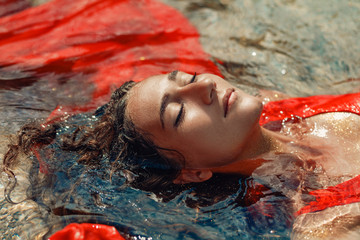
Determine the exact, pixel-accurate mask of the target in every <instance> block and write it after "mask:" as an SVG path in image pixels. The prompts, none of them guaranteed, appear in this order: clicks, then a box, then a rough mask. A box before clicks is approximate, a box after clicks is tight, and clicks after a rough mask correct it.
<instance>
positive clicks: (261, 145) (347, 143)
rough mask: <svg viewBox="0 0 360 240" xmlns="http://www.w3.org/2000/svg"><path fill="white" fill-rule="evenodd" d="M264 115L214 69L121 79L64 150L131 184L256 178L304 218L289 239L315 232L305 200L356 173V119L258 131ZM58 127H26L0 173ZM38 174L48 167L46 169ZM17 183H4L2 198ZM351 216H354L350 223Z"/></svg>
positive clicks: (292, 121) (319, 118)
mask: <svg viewBox="0 0 360 240" xmlns="http://www.w3.org/2000/svg"><path fill="white" fill-rule="evenodd" d="M305 107H307V106H306V105H305ZM284 110H285V109H284ZM337 110H338V111H341V109H340V108H339V109H337ZM262 111H263V103H262V100H261V99H260V98H257V97H253V96H250V95H248V94H246V93H244V92H242V91H241V90H240V89H237V88H235V87H233V86H232V85H231V84H229V83H228V82H227V81H225V80H224V79H222V78H220V77H218V76H216V75H212V74H201V75H197V74H196V73H195V74H193V75H191V74H187V73H184V72H179V71H173V72H171V73H169V74H165V75H157V76H153V77H150V78H148V79H146V80H144V81H142V82H139V83H134V82H128V83H126V84H124V85H123V86H122V87H120V88H119V89H118V90H116V91H115V92H114V93H113V95H112V98H111V100H110V102H109V103H108V104H107V105H105V106H103V107H102V108H100V109H99V110H98V111H97V115H99V116H101V118H100V120H99V121H98V122H97V124H96V126H95V127H93V128H88V129H85V131H82V130H83V129H82V128H80V127H78V128H77V129H76V130H75V131H74V133H73V134H72V135H70V136H67V137H66V138H65V139H64V142H63V146H62V148H63V149H65V150H69V151H76V152H78V153H79V154H80V158H79V161H80V162H83V163H85V164H88V165H90V166H96V165H97V164H99V159H101V158H102V157H103V156H109V159H110V162H111V163H112V164H113V166H114V170H121V171H122V172H123V174H124V176H125V177H126V178H127V180H128V181H129V183H130V184H131V185H132V186H134V187H136V188H140V189H143V190H149V191H154V192H157V191H159V189H164V187H165V186H171V185H173V184H177V185H184V184H188V183H194V182H195V183H196V182H204V181H207V180H209V179H211V178H212V176H213V175H214V174H219V173H220V174H239V175H245V176H253V177H254V178H256V179H257V180H258V181H260V182H261V183H262V184H264V185H265V186H267V187H269V188H271V189H273V190H275V191H277V192H280V193H281V194H283V195H284V196H286V197H287V198H288V199H290V200H291V201H292V203H293V204H292V205H293V209H294V214H295V215H300V217H298V218H297V220H296V222H295V225H294V226H295V231H294V238H296V232H297V228H299V229H301V230H299V231H301V232H302V233H303V232H304V231H308V233H309V234H313V232H315V231H313V230H309V229H310V227H312V224H313V222H312V221H309V220H306V219H308V218H309V216H314V214H313V213H312V212H311V211H302V210H303V209H304V208H303V207H304V206H305V205H306V204H307V203H309V202H311V201H313V200H314V199H313V198H310V199H306V196H309V194H308V193H309V192H310V194H311V191H313V190H316V189H325V188H328V187H329V186H335V185H337V184H341V183H343V182H345V181H347V180H350V179H352V178H354V177H356V176H357V175H358V173H359V172H360V171H359V170H360V169H359V168H360V164H359V161H360V159H359V158H358V157H357V152H358V151H359V148H360V142H359V137H358V134H357V133H358V131H359V126H360V125H359V121H360V118H359V116H357V115H356V114H352V113H344V112H339V113H327V114H320V115H316V116H312V117H309V118H306V119H301V118H298V117H292V118H289V119H287V120H286V121H281V122H280V125H279V124H274V122H272V123H270V124H265V127H264V126H261V125H260V122H262V123H263V122H264V121H263V119H261V117H263V116H262V115H261V113H262ZM354 112H356V111H354ZM318 113H320V112H318ZM277 123H279V122H277ZM60 127H61V123H53V124H49V125H47V126H46V127H44V126H41V125H35V124H29V125H27V126H24V127H23V128H22V130H21V131H20V135H19V141H18V143H17V144H14V145H11V146H10V149H9V151H8V153H7V154H6V155H5V157H4V171H5V172H6V173H8V174H9V176H13V173H12V171H11V167H12V165H13V162H14V160H15V159H16V157H17V155H18V154H19V152H21V151H23V152H25V153H27V154H29V153H30V152H31V151H33V152H34V153H35V155H36V152H37V150H36V149H38V148H39V147H40V146H41V145H44V144H49V143H51V141H52V140H53V139H54V138H55V137H56V130H57V129H59V128H60ZM39 161H41V158H40V157H39ZM40 166H41V162H40ZM44 169H45V170H44ZM42 170H43V172H46V166H45V167H44V166H42ZM13 186H14V185H11V184H10V185H9V186H8V192H7V193H8V194H9V193H10V192H11V190H12V188H13ZM9 199H10V198H9ZM358 201H360V200H357V199H356V198H354V199H353V200H352V201H351V202H348V203H356V202H358ZM339 204H341V203H339ZM330 206H331V205H330ZM332 206H335V205H332ZM352 206H353V205H352ZM335 207H336V206H335ZM325 208H326V207H325ZM315 209H316V208H315ZM319 210H322V209H320V208H319V209H317V210H316V211H319ZM320 213H321V212H320ZM357 213H358V212H356V211H353V212H352V214H353V216H354V219H355V218H357V216H358V215H359V214H357ZM337 214H338V213H337ZM345 215H346V214H345ZM304 216H305V217H304ZM315 216H318V213H315ZM338 217H340V218H341V217H343V216H342V215H341V214H338ZM347 217H349V216H347ZM304 219H305V220H306V221H305V220H304ZM346 224H347V223H343V225H340V228H342V227H344V226H345V225H346ZM307 227H309V229H306V228H307ZM337 227H339V226H337ZM332 228H333V229H336V227H334V226H332ZM316 234H319V233H316ZM339 234H340V233H339Z"/></svg>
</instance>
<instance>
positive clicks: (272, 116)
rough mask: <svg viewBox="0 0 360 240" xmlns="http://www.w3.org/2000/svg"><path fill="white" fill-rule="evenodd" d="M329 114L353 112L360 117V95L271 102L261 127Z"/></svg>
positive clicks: (324, 96) (263, 114)
mask: <svg viewBox="0 0 360 240" xmlns="http://www.w3.org/2000/svg"><path fill="white" fill-rule="evenodd" d="M328 112H351V113H355V114H358V115H360V93H352V94H345V95H319V96H311V97H303V98H290V99H284V100H280V101H275V102H269V103H267V104H266V105H265V106H264V110H263V112H262V115H261V117H260V125H264V124H266V123H269V122H273V121H282V120H284V119H286V118H291V117H293V116H299V117H302V118H307V117H311V116H314V115H317V114H321V113H328Z"/></svg>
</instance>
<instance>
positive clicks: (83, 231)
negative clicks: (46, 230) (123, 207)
mask: <svg viewBox="0 0 360 240" xmlns="http://www.w3.org/2000/svg"><path fill="white" fill-rule="evenodd" d="M64 239H66V240H125V239H124V238H123V237H122V236H121V235H120V234H119V232H118V231H117V230H116V228H115V227H112V226H108V225H103V224H94V223H81V224H78V223H71V224H69V225H67V226H66V227H65V228H64V229H63V230H60V231H58V232H56V233H55V234H53V235H52V236H51V237H49V238H48V240H64Z"/></svg>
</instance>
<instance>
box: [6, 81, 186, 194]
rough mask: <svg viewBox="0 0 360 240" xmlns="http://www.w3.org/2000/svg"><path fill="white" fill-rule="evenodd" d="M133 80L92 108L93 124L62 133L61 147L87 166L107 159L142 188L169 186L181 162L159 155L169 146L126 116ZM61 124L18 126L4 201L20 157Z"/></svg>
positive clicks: (53, 134) (46, 139)
mask: <svg viewBox="0 0 360 240" xmlns="http://www.w3.org/2000/svg"><path fill="white" fill-rule="evenodd" d="M135 84H136V83H135V82H133V81H129V82H126V83H124V84H123V85H122V86H121V87H120V88H118V89H117V90H115V92H114V93H113V94H112V96H111V99H110V101H109V102H108V103H107V104H105V105H104V106H102V107H101V108H99V109H98V110H97V111H96V113H95V115H97V116H99V118H100V119H99V120H98V121H97V123H96V124H95V126H93V127H86V126H77V127H76V129H75V130H74V131H73V132H72V133H71V134H67V135H64V136H62V146H61V149H63V150H66V151H72V152H77V153H78V155H79V158H78V160H77V161H78V162H79V163H82V164H85V165H87V166H89V167H99V164H100V162H101V161H100V160H101V158H103V157H108V158H109V160H110V162H111V164H112V171H113V172H114V171H122V173H123V175H124V176H125V177H126V178H127V181H128V184H129V185H130V186H133V187H135V188H138V189H141V190H146V191H150V190H156V189H161V188H163V187H166V186H167V185H170V184H172V181H173V180H174V179H175V178H176V177H177V176H178V174H179V172H180V169H181V164H180V162H179V161H175V160H172V159H169V158H166V157H165V156H164V155H163V154H161V153H160V151H171V150H168V149H162V148H159V147H157V146H156V145H155V144H154V143H153V142H152V141H151V140H150V137H149V135H148V134H147V133H145V132H144V131H142V130H140V129H137V128H136V127H135V125H134V124H133V122H132V121H131V120H130V118H129V117H128V116H126V115H125V110H126V106H127V100H128V92H129V90H130V89H131V88H132V87H133V86H134V85H135ZM63 125H64V123H61V122H57V123H52V124H46V125H43V124H41V123H40V122H32V123H28V124H26V125H24V126H23V127H22V128H21V129H20V131H19V134H18V137H17V141H16V143H14V144H10V145H9V149H8V151H7V153H6V154H5V156H4V159H3V171H4V172H5V173H7V174H8V176H9V182H8V185H7V187H6V190H5V195H6V199H7V200H8V201H11V199H10V197H9V195H10V193H11V191H12V189H13V188H14V187H15V185H16V178H15V174H14V173H13V171H12V170H11V169H12V167H14V165H15V162H16V159H17V158H18V155H19V154H20V153H24V154H25V155H30V154H31V153H32V152H33V150H34V149H36V148H39V147H41V146H44V145H48V144H50V143H51V142H52V141H53V140H54V139H55V138H56V135H57V134H56V133H57V131H58V130H59V129H60V128H61V127H62V126H63ZM179 155H180V154H179Z"/></svg>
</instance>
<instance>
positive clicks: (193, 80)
mask: <svg viewBox="0 0 360 240" xmlns="http://www.w3.org/2000/svg"><path fill="white" fill-rule="evenodd" d="M195 80H196V72H195V73H194V76H193V77H192V78H191V80H190V82H189V84H190V83H193V82H195Z"/></svg>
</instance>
